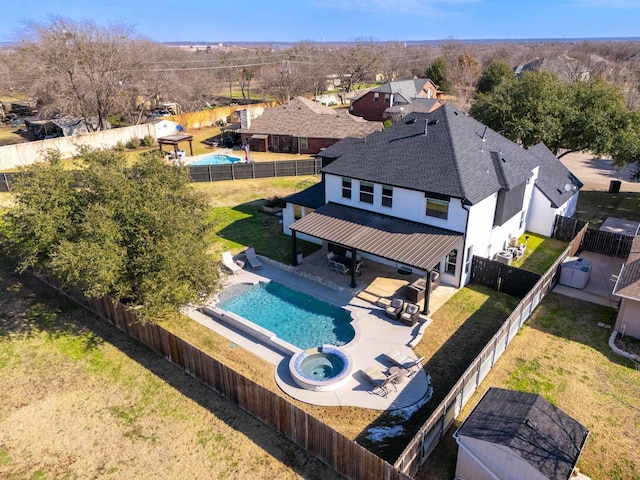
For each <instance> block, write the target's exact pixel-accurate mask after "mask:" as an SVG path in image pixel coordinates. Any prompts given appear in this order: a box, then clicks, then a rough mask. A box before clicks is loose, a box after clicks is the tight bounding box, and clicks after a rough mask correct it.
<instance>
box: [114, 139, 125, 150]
mask: <svg viewBox="0 0 640 480" xmlns="http://www.w3.org/2000/svg"><path fill="white" fill-rule="evenodd" d="M113 149H114V150H115V151H116V152H123V151H124V149H125V145H124V142H123V141H119V142H118V143H116V146H115V147H113Z"/></svg>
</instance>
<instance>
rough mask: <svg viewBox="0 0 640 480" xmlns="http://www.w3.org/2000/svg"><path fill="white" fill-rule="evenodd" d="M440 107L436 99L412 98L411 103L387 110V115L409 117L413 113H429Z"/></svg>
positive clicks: (400, 104) (397, 105) (398, 104)
mask: <svg viewBox="0 0 640 480" xmlns="http://www.w3.org/2000/svg"><path fill="white" fill-rule="evenodd" d="M438 107H440V102H439V101H438V100H437V99H436V98H419V97H418V98H412V99H411V103H396V104H395V105H394V106H392V107H389V108H387V109H385V113H397V114H403V115H409V114H410V113H412V112H419V113H429V112H432V111H433V110H435V109H436V108H438Z"/></svg>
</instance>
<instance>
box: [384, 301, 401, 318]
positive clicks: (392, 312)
mask: <svg viewBox="0 0 640 480" xmlns="http://www.w3.org/2000/svg"><path fill="white" fill-rule="evenodd" d="M403 307H404V300H402V299H401V298H398V297H394V298H393V299H392V300H391V305H389V306H388V307H387V308H385V309H384V314H385V315H386V316H387V317H389V318H393V319H394V320H398V318H399V317H400V312H402V308H403Z"/></svg>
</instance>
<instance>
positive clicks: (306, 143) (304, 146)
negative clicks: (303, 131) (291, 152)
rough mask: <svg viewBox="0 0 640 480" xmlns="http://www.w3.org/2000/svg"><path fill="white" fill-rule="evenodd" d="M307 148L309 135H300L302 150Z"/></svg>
mask: <svg viewBox="0 0 640 480" xmlns="http://www.w3.org/2000/svg"><path fill="white" fill-rule="evenodd" d="M307 148H309V142H308V139H307V137H300V150H306V149H307Z"/></svg>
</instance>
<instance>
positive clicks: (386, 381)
mask: <svg viewBox="0 0 640 480" xmlns="http://www.w3.org/2000/svg"><path fill="white" fill-rule="evenodd" d="M362 373H363V374H364V376H365V377H366V378H367V380H369V381H370V382H371V383H372V384H373V389H372V390H371V392H372V393H374V394H376V395H381V396H383V397H386V396H387V395H388V394H389V387H391V386H393V389H394V390H395V391H398V389H397V388H396V383H395V382H396V379H397V378H398V376H399V375H400V372H397V373H394V374H392V375H389V376H387V375H385V374H384V373H382V372H381V371H380V370H377V369H376V368H373V367H369V368H367V369H366V370H363V371H362Z"/></svg>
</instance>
